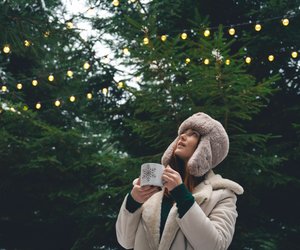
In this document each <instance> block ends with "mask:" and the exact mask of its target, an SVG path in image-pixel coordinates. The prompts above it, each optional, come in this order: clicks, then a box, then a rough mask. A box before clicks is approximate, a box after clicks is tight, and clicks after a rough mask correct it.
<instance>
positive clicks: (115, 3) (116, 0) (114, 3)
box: [112, 0, 120, 7]
mask: <svg viewBox="0 0 300 250" xmlns="http://www.w3.org/2000/svg"><path fill="white" fill-rule="evenodd" d="M112 4H113V6H115V7H117V6H119V4H120V2H119V0H113V2H112Z"/></svg>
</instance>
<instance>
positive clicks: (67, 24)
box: [66, 21, 74, 29]
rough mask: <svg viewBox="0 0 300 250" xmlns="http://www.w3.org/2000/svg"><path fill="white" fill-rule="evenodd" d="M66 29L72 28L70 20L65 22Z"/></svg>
mask: <svg viewBox="0 0 300 250" xmlns="http://www.w3.org/2000/svg"><path fill="white" fill-rule="evenodd" d="M66 26H67V29H73V27H74V25H73V23H72V22H70V21H69V22H66Z"/></svg>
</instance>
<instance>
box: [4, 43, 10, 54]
mask: <svg viewBox="0 0 300 250" xmlns="http://www.w3.org/2000/svg"><path fill="white" fill-rule="evenodd" d="M3 52H4V53H5V54H8V53H9V52H10V46H9V45H8V44H5V45H4V47H3Z"/></svg>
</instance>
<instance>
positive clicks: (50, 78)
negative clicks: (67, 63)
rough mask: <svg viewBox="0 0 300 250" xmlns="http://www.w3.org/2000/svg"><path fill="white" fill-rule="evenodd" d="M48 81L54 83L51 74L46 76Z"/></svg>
mask: <svg viewBox="0 0 300 250" xmlns="http://www.w3.org/2000/svg"><path fill="white" fill-rule="evenodd" d="M48 81H49V82H53V81H54V76H53V75H52V74H50V75H49V76H48Z"/></svg>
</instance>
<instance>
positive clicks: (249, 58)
mask: <svg viewBox="0 0 300 250" xmlns="http://www.w3.org/2000/svg"><path fill="white" fill-rule="evenodd" d="M251 60H252V59H251V57H249V56H247V57H246V58H245V62H246V63H248V64H249V63H251Z"/></svg>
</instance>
